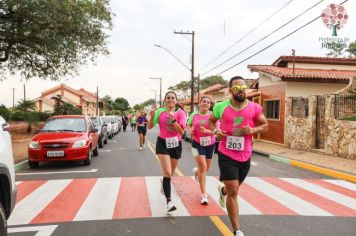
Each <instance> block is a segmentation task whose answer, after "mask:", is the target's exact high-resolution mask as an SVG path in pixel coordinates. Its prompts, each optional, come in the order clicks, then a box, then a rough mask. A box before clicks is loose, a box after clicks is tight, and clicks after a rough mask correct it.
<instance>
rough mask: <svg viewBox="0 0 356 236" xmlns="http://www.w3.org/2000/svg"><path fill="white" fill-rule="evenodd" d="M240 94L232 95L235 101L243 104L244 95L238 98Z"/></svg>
mask: <svg viewBox="0 0 356 236" xmlns="http://www.w3.org/2000/svg"><path fill="white" fill-rule="evenodd" d="M239 94H240V93H238V94H235V95H233V98H234V100H235V101H238V102H244V101H245V100H246V95H245V94H242V95H243V96H239Z"/></svg>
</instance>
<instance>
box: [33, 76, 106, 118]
mask: <svg viewBox="0 0 356 236" xmlns="http://www.w3.org/2000/svg"><path fill="white" fill-rule="evenodd" d="M57 95H60V96H61V97H62V101H63V102H66V103H69V104H71V105H73V106H75V107H77V108H79V109H80V110H81V111H82V114H83V115H89V116H92V115H95V114H96V103H97V96H96V94H94V93H91V92H88V91H86V90H85V89H83V88H81V89H79V90H76V89H73V88H71V87H69V86H68V85H65V84H63V83H61V84H59V85H57V86H55V87H53V88H51V89H48V90H46V91H44V92H42V93H41V96H40V97H38V98H36V99H35V100H34V101H35V103H36V107H37V111H40V112H53V111H54V105H55V100H54V99H53V97H55V96H57ZM100 101H101V99H99V102H100Z"/></svg>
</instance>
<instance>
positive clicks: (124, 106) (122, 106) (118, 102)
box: [112, 98, 130, 114]
mask: <svg viewBox="0 0 356 236" xmlns="http://www.w3.org/2000/svg"><path fill="white" fill-rule="evenodd" d="M112 107H113V109H114V110H118V111H120V113H121V114H122V113H123V112H124V111H127V110H128V109H129V108H130V105H129V102H128V101H127V100H126V99H125V98H116V99H115V101H114V102H113V104H112Z"/></svg>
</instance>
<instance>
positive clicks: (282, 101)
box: [248, 56, 356, 144]
mask: <svg viewBox="0 0 356 236" xmlns="http://www.w3.org/2000/svg"><path fill="white" fill-rule="evenodd" d="M248 68H249V69H250V70H251V71H252V72H257V73H258V84H257V87H258V91H254V92H253V93H249V94H248V96H249V97H251V99H252V101H255V102H258V103H259V104H261V105H262V106H263V108H264V114H265V116H266V118H267V120H268V123H269V131H268V132H267V133H265V134H261V135H260V136H259V138H260V139H262V140H266V141H270V142H274V143H280V144H284V142H285V137H284V133H285V132H284V129H285V125H286V120H285V114H286V98H287V97H308V96H311V95H325V94H336V93H338V92H339V91H341V90H342V89H344V88H346V87H348V86H349V85H350V84H351V83H352V81H353V77H354V76H356V59H351V58H330V57H307V56H281V57H279V58H278V59H277V60H276V61H275V62H273V63H272V65H249V66H248Z"/></svg>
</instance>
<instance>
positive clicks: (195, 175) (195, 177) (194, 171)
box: [192, 167, 199, 183]
mask: <svg viewBox="0 0 356 236" xmlns="http://www.w3.org/2000/svg"><path fill="white" fill-rule="evenodd" d="M192 171H193V174H194V179H195V181H197V182H198V183H199V179H198V168H196V167H193V169H192Z"/></svg>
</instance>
